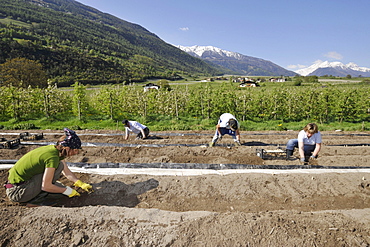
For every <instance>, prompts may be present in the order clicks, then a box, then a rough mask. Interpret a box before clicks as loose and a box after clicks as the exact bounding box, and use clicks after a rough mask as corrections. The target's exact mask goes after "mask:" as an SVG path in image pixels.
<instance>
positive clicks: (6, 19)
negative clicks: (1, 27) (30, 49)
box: [0, 18, 32, 28]
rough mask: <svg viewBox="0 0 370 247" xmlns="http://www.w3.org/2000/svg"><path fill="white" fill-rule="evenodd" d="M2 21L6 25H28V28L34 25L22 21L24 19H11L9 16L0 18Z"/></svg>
mask: <svg viewBox="0 0 370 247" xmlns="http://www.w3.org/2000/svg"><path fill="white" fill-rule="evenodd" d="M0 23H2V24H5V25H9V24H12V25H17V26H21V27H26V28H30V27H32V24H29V23H26V22H22V21H17V20H13V19H9V18H0Z"/></svg>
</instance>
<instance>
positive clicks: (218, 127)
mask: <svg viewBox="0 0 370 247" xmlns="http://www.w3.org/2000/svg"><path fill="white" fill-rule="evenodd" d="M216 130H217V132H218V135H219V136H221V131H220V124H217V125H216Z"/></svg>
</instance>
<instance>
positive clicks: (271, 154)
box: [256, 149, 286, 160]
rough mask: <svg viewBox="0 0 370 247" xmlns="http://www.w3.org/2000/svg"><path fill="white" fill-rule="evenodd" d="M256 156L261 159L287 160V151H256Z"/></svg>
mask: <svg viewBox="0 0 370 247" xmlns="http://www.w3.org/2000/svg"><path fill="white" fill-rule="evenodd" d="M256 155H257V156H258V157H260V158H261V159H264V160H267V159H286V150H283V149H274V150H266V149H256Z"/></svg>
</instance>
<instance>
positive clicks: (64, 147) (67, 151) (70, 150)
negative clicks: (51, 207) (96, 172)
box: [4, 128, 92, 205]
mask: <svg viewBox="0 0 370 247" xmlns="http://www.w3.org/2000/svg"><path fill="white" fill-rule="evenodd" d="M64 133H65V136H63V137H62V138H60V139H59V141H58V142H57V144H56V145H47V146H43V147H39V148H36V149H34V150H32V151H30V152H28V153H27V154H25V155H24V156H23V157H22V158H20V159H19V160H18V161H17V163H16V164H15V165H14V166H13V167H12V168H11V169H10V170H9V176H8V182H7V183H6V184H5V185H4V186H5V188H6V194H7V196H8V197H9V199H10V200H12V201H14V202H28V203H30V205H32V204H36V205H37V204H40V203H41V202H42V199H43V198H44V197H46V196H47V195H48V193H61V194H64V195H66V196H68V197H74V196H79V195H80V194H79V193H78V192H77V191H76V190H74V189H72V188H71V187H69V186H64V185H63V184H61V183H59V182H57V180H58V179H59V177H60V174H61V173H63V175H64V176H66V178H67V179H68V180H70V181H72V182H73V183H74V186H77V187H80V188H82V189H84V190H85V191H91V190H92V186H91V185H90V184H86V183H83V182H81V181H80V180H79V179H78V178H77V177H76V176H75V175H74V174H73V173H72V172H71V170H70V169H69V168H68V166H67V164H66V162H65V161H64V159H65V158H66V157H69V156H72V155H76V154H78V152H79V149H81V140H80V138H79V137H78V136H77V134H76V133H75V132H74V131H73V130H70V129H68V128H64ZM41 204H42V203H41Z"/></svg>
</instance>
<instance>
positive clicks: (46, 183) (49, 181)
mask: <svg viewBox="0 0 370 247" xmlns="http://www.w3.org/2000/svg"><path fill="white" fill-rule="evenodd" d="M54 173H55V168H52V167H47V168H45V172H44V176H43V178H42V185H41V189H42V190H43V191H46V192H50V193H63V192H64V191H65V190H66V189H65V188H62V187H59V186H56V185H54V184H53V178H54Z"/></svg>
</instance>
